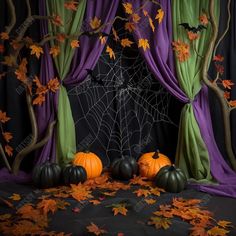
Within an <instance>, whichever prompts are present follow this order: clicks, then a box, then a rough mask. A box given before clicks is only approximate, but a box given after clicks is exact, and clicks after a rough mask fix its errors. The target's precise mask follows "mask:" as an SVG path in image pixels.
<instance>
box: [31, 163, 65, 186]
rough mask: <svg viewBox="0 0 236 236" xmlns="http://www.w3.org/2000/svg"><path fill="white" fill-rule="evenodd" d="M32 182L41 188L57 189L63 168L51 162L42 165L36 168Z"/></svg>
mask: <svg viewBox="0 0 236 236" xmlns="http://www.w3.org/2000/svg"><path fill="white" fill-rule="evenodd" d="M32 180H33V182H34V184H35V185H36V186H37V187H39V188H51V187H55V186H57V185H59V183H60V180H61V167H60V166H59V165H58V164H56V163H50V162H45V163H43V164H40V165H38V166H36V167H35V168H34V170H33V175H32Z"/></svg>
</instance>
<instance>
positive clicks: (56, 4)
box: [46, 0, 86, 163]
mask: <svg viewBox="0 0 236 236" xmlns="http://www.w3.org/2000/svg"><path fill="white" fill-rule="evenodd" d="M64 2H65V1H64V0H52V1H46V3H47V14H48V15H53V14H57V15H59V16H60V17H61V19H62V25H60V26H58V25H55V24H53V23H52V22H49V25H48V29H49V34H50V33H52V34H66V35H76V34H78V33H79V32H80V29H81V25H82V22H83V18H84V12H85V8H86V0H81V1H79V4H78V9H77V11H69V10H68V9H66V8H65V7H64ZM70 43H71V40H70V39H68V40H67V39H66V40H65V41H64V42H61V43H59V45H58V46H59V48H60V53H59V55H58V56H57V57H55V58H54V62H55V66H56V69H57V73H58V77H59V79H60V80H61V81H62V86H61V88H60V92H59V101H58V122H57V138H56V140H57V156H58V158H59V159H58V161H59V162H62V163H64V162H67V161H68V160H69V159H71V158H72V157H73V155H74V153H75V152H76V137H75V126H74V120H73V116H72V112H71V107H70V102H69V98H68V95H67V91H66V88H65V87H64V86H63V80H64V79H65V77H66V75H67V73H68V72H69V70H70V65H71V61H72V58H73V55H74V51H75V49H73V48H72V47H71V45H70ZM50 44H51V47H55V46H56V45H57V44H58V42H57V41H56V40H55V41H53V40H52V41H50Z"/></svg>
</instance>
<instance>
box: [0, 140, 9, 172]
mask: <svg viewBox="0 0 236 236" xmlns="http://www.w3.org/2000/svg"><path fill="white" fill-rule="evenodd" d="M0 155H1V156H2V158H3V161H4V163H5V165H6V167H7V169H8V170H9V171H10V172H11V166H10V164H9V161H8V160H7V157H6V155H5V152H4V150H3V147H2V144H1V143H0Z"/></svg>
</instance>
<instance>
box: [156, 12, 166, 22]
mask: <svg viewBox="0 0 236 236" xmlns="http://www.w3.org/2000/svg"><path fill="white" fill-rule="evenodd" d="M164 14H165V13H164V11H163V10H162V9H159V10H158V11H157V15H156V17H155V19H156V20H158V23H159V24H160V23H161V22H162V20H163V18H164Z"/></svg>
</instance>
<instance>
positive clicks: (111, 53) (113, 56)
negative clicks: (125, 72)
mask: <svg viewBox="0 0 236 236" xmlns="http://www.w3.org/2000/svg"><path fill="white" fill-rule="evenodd" d="M106 52H107V53H109V56H110V58H111V59H112V58H113V59H116V56H115V53H114V51H113V50H112V48H110V47H109V46H107V48H106Z"/></svg>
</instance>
